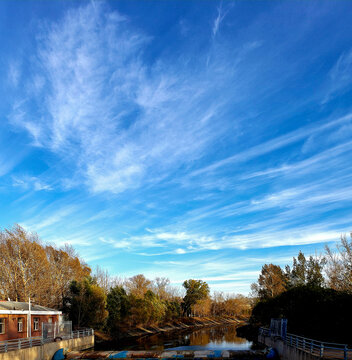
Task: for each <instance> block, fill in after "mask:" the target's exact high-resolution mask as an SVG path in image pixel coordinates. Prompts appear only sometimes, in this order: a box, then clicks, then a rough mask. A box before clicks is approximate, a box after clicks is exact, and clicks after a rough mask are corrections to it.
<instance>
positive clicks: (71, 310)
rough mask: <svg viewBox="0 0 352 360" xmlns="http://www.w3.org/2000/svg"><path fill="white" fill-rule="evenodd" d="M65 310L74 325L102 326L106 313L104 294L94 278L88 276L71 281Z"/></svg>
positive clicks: (97, 327)
mask: <svg viewBox="0 0 352 360" xmlns="http://www.w3.org/2000/svg"><path fill="white" fill-rule="evenodd" d="M65 300H66V302H65V309H64V310H65V312H66V313H68V314H69V318H70V320H72V324H73V325H74V326H75V327H78V328H79V327H92V328H95V329H99V328H102V327H103V326H104V324H105V319H106V317H107V315H108V313H107V311H106V295H105V292H104V290H103V289H102V288H101V287H99V286H98V285H97V284H96V282H95V280H94V279H93V278H92V277H90V276H88V277H86V278H85V279H83V280H82V281H80V282H78V281H76V280H74V281H72V283H71V286H70V294H69V296H68V297H67V298H66V299H65Z"/></svg>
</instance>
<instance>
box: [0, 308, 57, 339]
mask: <svg viewBox="0 0 352 360" xmlns="http://www.w3.org/2000/svg"><path fill="white" fill-rule="evenodd" d="M18 318H22V319H23V331H22V332H18V331H17V323H18ZM34 318H39V330H38V331H34ZM50 318H51V319H52V322H53V323H54V322H58V321H59V315H50V316H48V315H31V323H32V324H31V329H32V337H35V336H41V335H42V323H47V322H49V319H50ZM0 319H5V334H0V341H4V340H12V339H19V338H26V337H27V320H28V318H27V314H23V315H2V314H1V315H0Z"/></svg>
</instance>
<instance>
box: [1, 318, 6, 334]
mask: <svg viewBox="0 0 352 360" xmlns="http://www.w3.org/2000/svg"><path fill="white" fill-rule="evenodd" d="M5 332H6V325H5V319H4V318H2V319H1V318H0V334H5Z"/></svg>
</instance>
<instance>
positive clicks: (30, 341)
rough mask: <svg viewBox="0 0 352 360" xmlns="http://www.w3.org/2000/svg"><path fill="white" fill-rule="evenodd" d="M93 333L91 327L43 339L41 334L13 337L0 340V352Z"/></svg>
mask: <svg viewBox="0 0 352 360" xmlns="http://www.w3.org/2000/svg"><path fill="white" fill-rule="evenodd" d="M92 335H94V330H93V329H82V330H75V331H72V333H71V334H70V335H66V336H62V337H61V336H59V337H56V338H54V337H51V338H50V337H49V338H46V339H44V338H43V337H41V336H36V337H31V338H23V339H13V340H5V341H0V353H6V352H8V351H11V350H20V349H27V348H31V347H34V346H41V345H44V344H47V343H49V342H54V341H58V340H68V339H77V338H81V337H85V336H92Z"/></svg>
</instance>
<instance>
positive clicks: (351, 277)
mask: <svg viewBox="0 0 352 360" xmlns="http://www.w3.org/2000/svg"><path fill="white" fill-rule="evenodd" d="M325 250H326V258H327V267H326V274H327V278H328V279H327V282H328V285H329V287H331V288H332V289H335V290H339V291H348V292H352V233H351V234H350V240H348V238H347V236H346V235H343V236H341V239H340V243H339V244H337V246H336V251H335V252H334V251H332V250H331V249H330V248H329V247H328V246H326V247H325Z"/></svg>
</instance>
